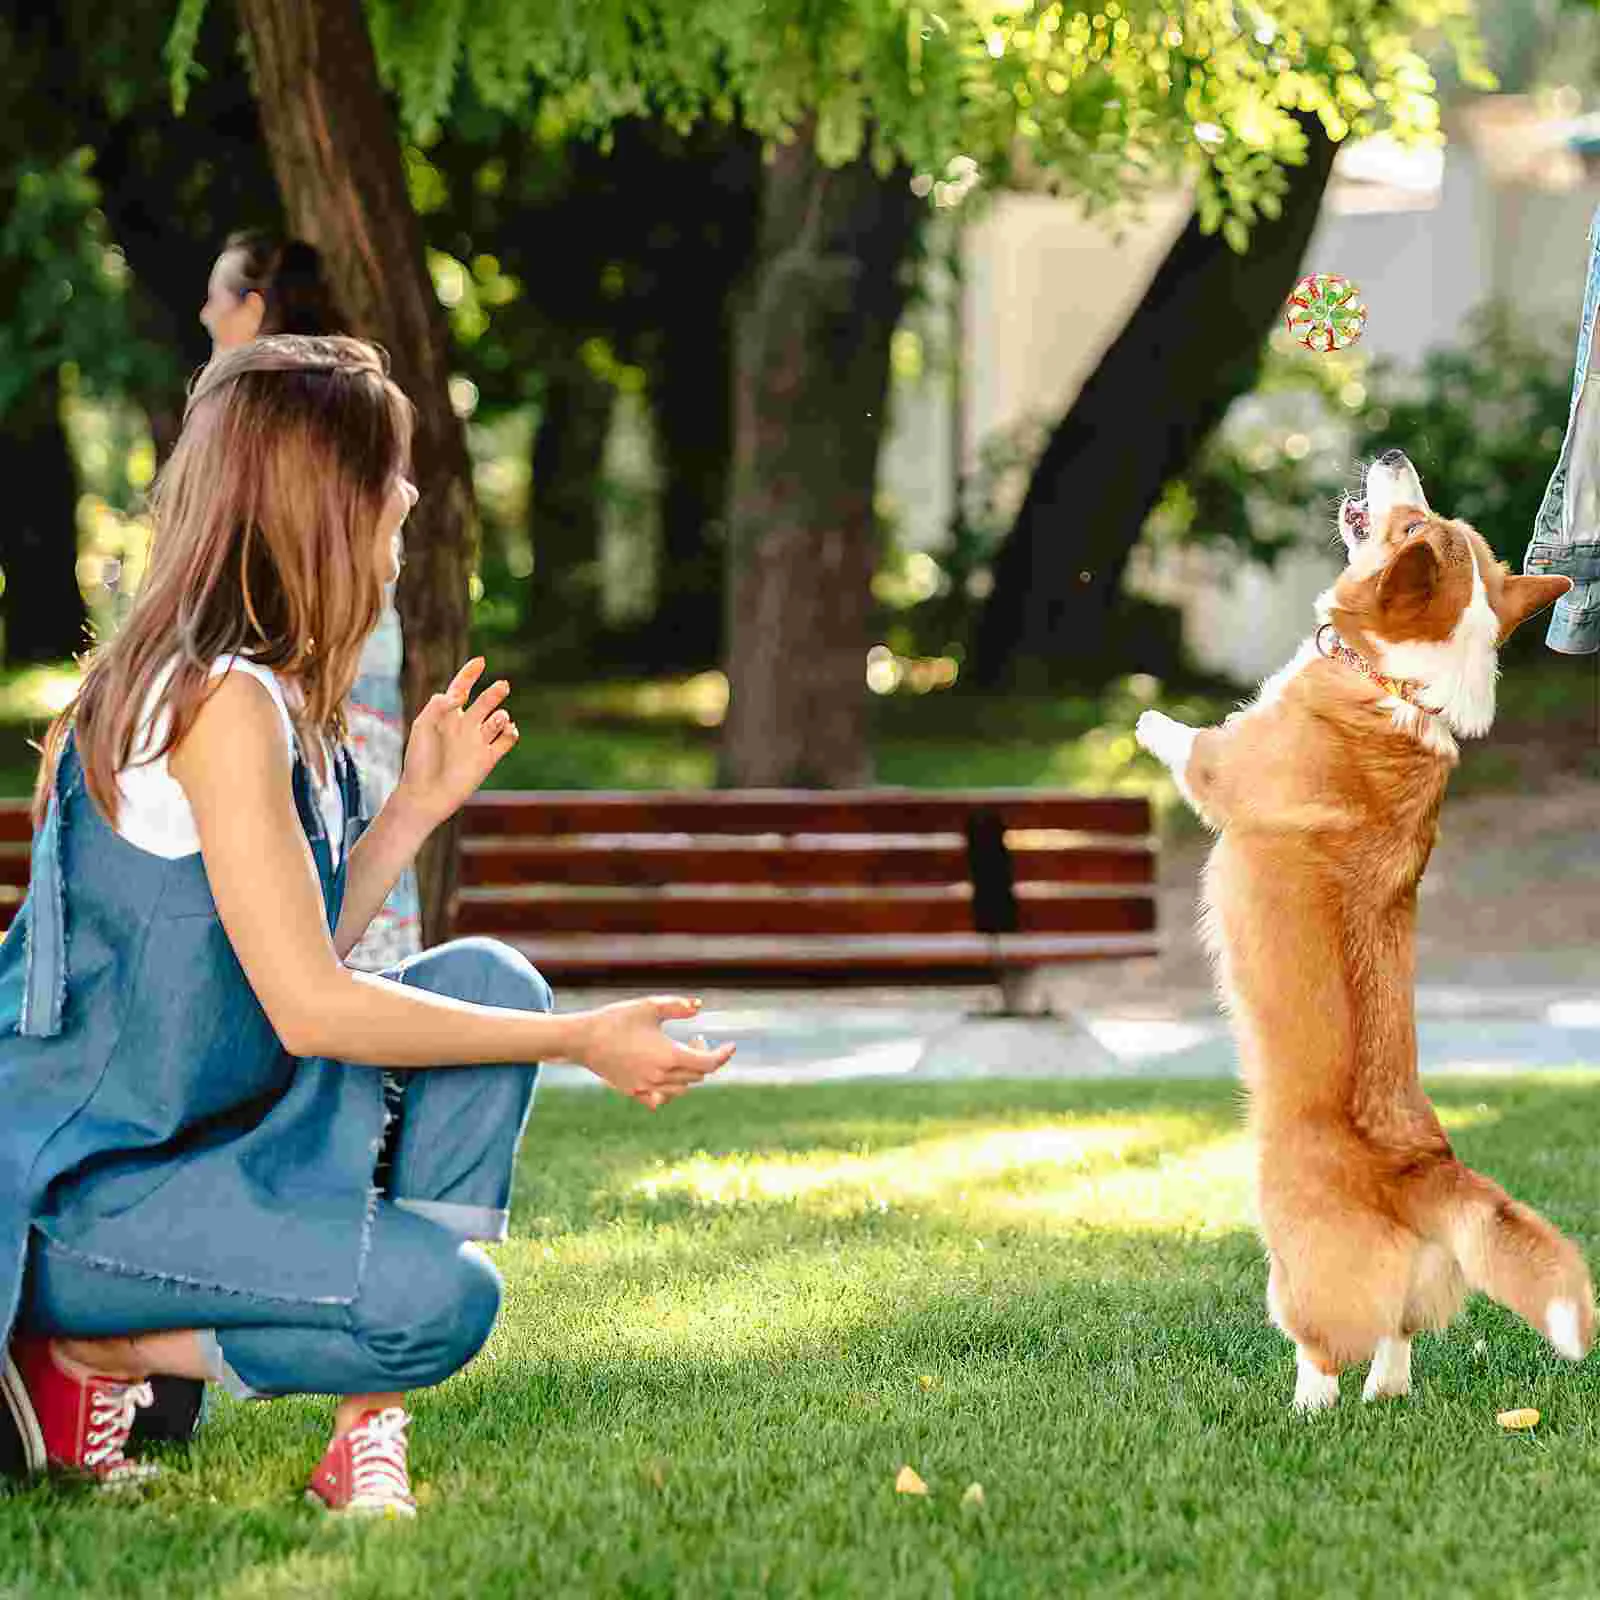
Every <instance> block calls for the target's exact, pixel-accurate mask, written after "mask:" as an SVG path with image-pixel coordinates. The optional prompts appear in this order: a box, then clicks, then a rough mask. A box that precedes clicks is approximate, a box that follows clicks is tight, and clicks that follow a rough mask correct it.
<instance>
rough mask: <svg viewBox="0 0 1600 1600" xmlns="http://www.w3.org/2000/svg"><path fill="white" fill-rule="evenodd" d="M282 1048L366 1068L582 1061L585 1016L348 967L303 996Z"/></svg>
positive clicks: (285, 1029)
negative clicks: (478, 998) (520, 1006)
mask: <svg viewBox="0 0 1600 1600" xmlns="http://www.w3.org/2000/svg"><path fill="white" fill-rule="evenodd" d="M297 1013H298V1014H297V1016H296V1018H295V1019H294V1020H293V1022H292V1023H291V1024H290V1026H289V1027H288V1028H283V1027H280V1032H281V1033H282V1034H283V1043H284V1045H285V1046H286V1047H287V1048H288V1050H289V1051H290V1052H291V1053H292V1054H294V1055H298V1056H325V1057H328V1058H330V1059H333V1060H337V1061H348V1062H351V1063H353V1064H355V1065H358V1066H370V1067H400V1068H405V1067H452V1066H473V1065H482V1064H488V1063H509V1062H524V1061H526V1062H533V1061H577V1062H586V1060H587V1056H586V1042H587V1028H588V1016H589V1014H588V1013H582V1012H579V1013H571V1014H568V1015H565V1016H556V1015H555V1014H553V1013H551V1012H543V1011H514V1010H510V1009H508V1008H506V1007H503V1006H481V1005H474V1004H472V1003H471V1002H469V1001H465V1000H455V999H452V998H450V997H449V996H448V995H440V994H434V993H432V992H431V991H429V990H426V989H414V988H411V987H409V986H408V985H406V984H403V983H396V982H395V981H393V980H392V979H389V978H380V977H377V976H376V975H374V974H371V973H366V972H354V971H351V970H350V969H349V968H347V967H339V968H336V969H334V971H333V973H332V975H330V977H329V980H328V982H327V984H326V985H325V986H322V987H321V988H320V989H319V992H318V993H316V994H313V995H308V996H306V997H305V1002H304V1004H303V1006H301V1007H300V1008H297Z"/></svg>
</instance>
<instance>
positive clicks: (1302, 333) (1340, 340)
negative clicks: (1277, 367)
mask: <svg viewBox="0 0 1600 1600" xmlns="http://www.w3.org/2000/svg"><path fill="white" fill-rule="evenodd" d="M1283 319H1284V322H1285V323H1286V324H1287V325H1288V329H1289V332H1290V333H1291V334H1293V335H1294V337H1295V338H1296V339H1298V340H1299V341H1300V343H1301V344H1303V345H1304V346H1305V347H1306V349H1307V350H1316V351H1319V352H1321V353H1323V354H1326V353H1327V352H1328V351H1329V350H1343V349H1344V348H1345V347H1346V346H1348V345H1352V344H1354V343H1355V342H1356V340H1357V339H1359V338H1360V337H1361V332H1362V329H1364V328H1365V327H1366V325H1367V307H1366V302H1365V301H1364V300H1362V298H1361V291H1360V290H1359V289H1357V288H1356V286H1355V285H1354V284H1353V283H1351V281H1350V280H1349V279H1348V278H1341V277H1340V276H1339V274H1338V273H1337V272H1313V273H1310V274H1308V275H1307V276H1306V277H1304V278H1302V279H1301V280H1300V281H1299V283H1297V284H1296V285H1295V286H1294V292H1293V293H1292V294H1291V295H1290V296H1289V303H1288V305H1287V306H1285V307H1284V318H1283Z"/></svg>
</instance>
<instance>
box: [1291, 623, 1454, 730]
mask: <svg viewBox="0 0 1600 1600" xmlns="http://www.w3.org/2000/svg"><path fill="white" fill-rule="evenodd" d="M1316 646H1317V654H1318V655H1321V656H1326V657H1327V658H1328V659H1329V660H1330V661H1342V662H1343V663H1344V664H1345V665H1346V666H1347V667H1354V668H1355V669H1356V671H1357V672H1359V673H1360V674H1361V675H1362V677H1364V678H1370V679H1371V680H1372V681H1373V682H1374V683H1375V684H1377V686H1378V687H1379V688H1380V689H1382V690H1383V692H1384V693H1385V694H1392V695H1393V696H1394V697H1395V699H1397V700H1404V701H1405V703H1406V704H1407V705H1408V706H1415V707H1416V709H1417V710H1418V711H1426V712H1427V713H1428V715H1429V716H1435V715H1437V713H1436V712H1435V711H1434V708H1433V707H1432V706H1425V705H1423V703H1422V702H1421V701H1420V700H1419V699H1417V691H1418V689H1419V688H1420V687H1421V685H1420V684H1418V682H1417V681H1416V679H1415V678H1391V677H1389V676H1387V674H1385V673H1382V672H1379V671H1378V669H1377V668H1376V667H1375V666H1373V664H1372V663H1371V662H1370V661H1368V660H1367V658H1366V657H1365V656H1364V655H1362V654H1361V652H1360V651H1359V650H1352V649H1351V648H1350V646H1349V645H1347V644H1346V643H1345V642H1344V640H1343V639H1341V638H1340V637H1339V630H1338V629H1337V628H1335V627H1334V625H1333V624H1332V623H1331V622H1324V623H1323V624H1322V626H1321V627H1320V628H1318V629H1317V632H1316Z"/></svg>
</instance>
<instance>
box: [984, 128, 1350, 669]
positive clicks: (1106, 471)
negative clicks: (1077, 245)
mask: <svg viewBox="0 0 1600 1600" xmlns="http://www.w3.org/2000/svg"><path fill="white" fill-rule="evenodd" d="M1301 121H1302V122H1303V123H1304V124H1305V127H1306V131H1307V136H1308V139H1309V141H1310V149H1309V151H1308V159H1307V161H1306V164H1305V165H1304V166H1302V167H1295V168H1291V169H1290V170H1289V175H1288V176H1289V189H1288V192H1287V194H1286V195H1285V196H1284V199H1283V212H1282V215H1281V216H1279V217H1278V218H1277V219H1275V220H1270V221H1269V220H1265V219H1263V220H1261V221H1259V222H1258V223H1257V224H1256V227H1255V230H1254V232H1253V233H1252V235H1251V240H1250V250H1249V253H1248V254H1247V255H1243V256H1240V255H1236V254H1235V253H1234V252H1233V251H1232V250H1231V249H1230V248H1229V247H1228V245H1227V244H1226V243H1225V242H1224V241H1223V238H1222V235H1221V234H1220V233H1216V234H1211V235H1209V236H1208V235H1205V234H1202V233H1201V232H1200V225H1199V222H1198V220H1196V219H1194V218H1191V219H1190V221H1189V223H1188V225H1187V227H1185V228H1184V230H1183V232H1182V233H1181V234H1180V235H1179V236H1178V239H1177V241H1176V243H1174V245H1173V246H1172V248H1171V250H1170V251H1169V252H1168V254H1167V257H1166V259H1165V260H1164V261H1163V262H1162V263H1161V267H1160V269H1159V271H1157V273H1156V276H1155V279H1154V281H1153V282H1152V283H1151V285H1150V288H1149V290H1148V291H1147V292H1146V294H1145V296H1144V299H1143V300H1142V301H1141V302H1140V304H1139V307H1138V309H1137V310H1136V311H1135V312H1134V313H1133V316H1132V317H1131V318H1130V319H1129V321H1128V324H1127V326H1126V327H1125V328H1124V329H1123V330H1122V332H1121V334H1120V335H1119V336H1118V337H1117V339H1116V341H1115V342H1114V343H1113V344H1112V346H1111V348H1110V349H1109V350H1107V352H1106V353H1105V355H1104V357H1102V359H1101V361H1100V365H1099V366H1098V367H1097V368H1096V370H1095V372H1094V374H1093V376H1092V377H1091V378H1090V379H1089V381H1088V382H1087V383H1086V384H1085V385H1084V386H1083V389H1082V391H1081V393H1080V394H1079V395H1078V398H1077V399H1076V400H1075V401H1074V402H1073V405H1072V409H1071V410H1070V411H1068V412H1067V414H1066V416H1065V417H1064V418H1063V419H1062V421H1061V422H1060V424H1059V425H1058V426H1057V428H1056V430H1055V432H1054V433H1053V434H1052V435H1051V438H1050V441H1049V443H1048V444H1047V445H1046V446H1045V449H1044V453H1043V454H1042V455H1041V456H1040V458H1039V462H1038V465H1037V466H1036V467H1035V468H1034V472H1033V477H1032V480H1031V481H1030V483H1029V485H1028V491H1027V494H1026V496H1025V497H1024V499H1023V502H1022V508H1021V509H1020V510H1019V511H1018V513H1017V519H1016V522H1015V523H1014V524H1013V526H1012V528H1011V531H1010V533H1009V534H1008V535H1007V536H1006V540H1005V543H1004V544H1003V545H1002V546H1001V549H1000V552H999V555H998V556H997V558H996V560H995V562H994V588H993V590H992V592H991V594H990V596H989V599H988V601H987V603H986V604H985V607H984V611H983V615H982V617H981V618H980V620H979V625H978V631H977V639H976V644H975V649H974V660H973V672H972V678H973V681H975V682H976V683H978V684H980V685H982V686H985V687H995V686H998V685H1000V684H1001V683H1004V682H1008V681H1009V682H1012V683H1018V682H1023V683H1028V682H1041V683H1042V682H1045V681H1050V680H1061V681H1079V682H1086V683H1099V682H1103V681H1104V680H1105V679H1106V678H1107V677H1108V676H1110V675H1112V674H1114V673H1115V672H1117V671H1119V670H1123V669H1131V668H1132V667H1134V666H1135V665H1136V663H1134V662H1129V661H1119V660H1118V659H1117V656H1116V638H1117V619H1116V614H1115V609H1114V608H1115V602H1116V600H1117V598H1118V595H1119V593H1120V591H1121V586H1122V578H1123V574H1124V572H1125V570H1126V568H1127V564H1128V557H1129V556H1130V554H1131V553H1132V551H1133V547H1134V545H1135V543H1136V542H1137V541H1138V538H1139V534H1140V532H1141V530H1142V529H1143V527H1144V522H1145V518H1146V517H1147V516H1148V515H1149V514H1150V511H1151V509H1152V508H1153V507H1154V505H1155V504H1156V501H1157V500H1158V499H1159V498H1160V495H1161V491H1162V489H1163V488H1164V487H1165V485H1166V484H1167V483H1168V481H1169V480H1170V479H1172V478H1173V477H1175V476H1177V475H1178V474H1179V473H1181V472H1182V471H1183V470H1184V469H1185V468H1186V467H1187V466H1188V465H1189V463H1190V462H1191V461H1192V460H1193V459H1194V456H1195V453H1196V451H1197V450H1198V449H1199V448H1200V446H1201V444H1202V443H1204V441H1205V439H1206V437H1207V436H1208V435H1209V434H1210V432H1211V431H1212V429H1214V428H1215V427H1216V426H1217V424H1218V423H1219V422H1221V420H1222V418H1223V416H1224V415H1225V414H1226V412H1227V409H1228V407H1229V405H1231V404H1232V402H1233V401H1234V399H1235V398H1237V396H1239V395H1240V394H1243V393H1245V392H1246V391H1247V390H1248V389H1249V388H1250V387H1251V385H1252V384H1253V383H1254V382H1255V378H1256V374H1257V372H1258V370H1259V368H1260V362H1261V348H1262V344H1263V342H1264V341H1265V339H1266V336H1267V334H1268V332H1269V331H1270V330H1271V328H1272V325H1273V323H1274V321H1275V320H1276V318H1277V317H1278V315H1279V313H1280V311H1281V309H1282V307H1283V303H1284V301H1285V299H1286V298H1287V297H1288V294H1289V291H1290V289H1291V288H1293V286H1294V282H1295V278H1296V275H1297V274H1298V273H1299V271H1300V262H1301V258H1302V256H1303V255H1304V253H1305V248H1306V245H1307V243H1308V241H1309V240H1310V238H1311V232H1312V229H1313V228H1314V227H1315V226H1316V221H1317V214H1318V211H1319V210H1320V208H1321V204H1322V195H1323V191H1324V190H1325V189H1326V187H1327V184H1328V178H1329V175H1330V173H1331V172H1332V168H1333V157H1334V150H1335V147H1334V145H1333V144H1332V143H1331V142H1330V141H1329V139H1328V137H1327V136H1326V134H1324V133H1323V131H1322V125H1321V123H1319V122H1318V121H1317V119H1316V118H1315V117H1302V118H1301Z"/></svg>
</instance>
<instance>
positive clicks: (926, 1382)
mask: <svg viewBox="0 0 1600 1600" xmlns="http://www.w3.org/2000/svg"><path fill="white" fill-rule="evenodd" d="M938 1381H939V1380H938V1379H937V1378H936V1377H934V1375H933V1374H932V1373H931V1372H924V1373H922V1374H921V1375H920V1376H919V1377H918V1378H917V1382H918V1383H920V1384H921V1385H922V1387H923V1388H924V1389H931V1388H933V1387H934V1385H935V1384H937V1383H938Z"/></svg>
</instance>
